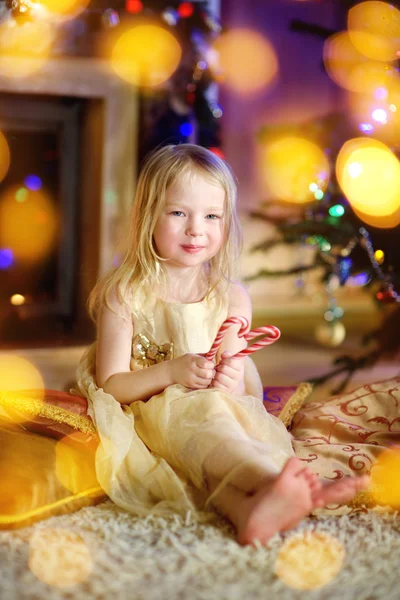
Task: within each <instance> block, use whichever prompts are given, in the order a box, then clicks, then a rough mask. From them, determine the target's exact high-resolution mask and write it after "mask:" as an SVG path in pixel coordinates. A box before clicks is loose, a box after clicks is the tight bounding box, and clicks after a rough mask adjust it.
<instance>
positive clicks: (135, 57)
mask: <svg viewBox="0 0 400 600" xmlns="http://www.w3.org/2000/svg"><path fill="white" fill-rule="evenodd" d="M181 56H182V50H181V47H180V45H179V43H178V41H177V40H176V39H175V38H174V36H173V35H172V34H171V33H169V31H167V30H166V29H163V28H162V27H158V26H157V25H138V26H136V27H132V28H131V29H128V30H127V31H125V32H124V33H122V35H121V36H120V37H119V38H118V39H117V41H116V42H115V44H114V46H113V49H112V56H111V65H112V68H113V69H114V70H115V72H116V73H117V75H119V77H121V78H122V79H124V80H125V81H128V82H129V83H132V84H135V85H138V86H145V87H147V86H157V85H159V84H161V83H164V82H165V81H167V79H169V78H170V77H171V75H172V74H173V73H174V71H175V70H176V68H177V67H178V65H179V62H180V60H181Z"/></svg>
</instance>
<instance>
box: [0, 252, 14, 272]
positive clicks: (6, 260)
mask: <svg viewBox="0 0 400 600" xmlns="http://www.w3.org/2000/svg"><path fill="white" fill-rule="evenodd" d="M13 262H14V256H13V253H12V250H11V249H10V248H0V269H2V270H5V269H9V268H10V267H11V265H12V264H13Z"/></svg>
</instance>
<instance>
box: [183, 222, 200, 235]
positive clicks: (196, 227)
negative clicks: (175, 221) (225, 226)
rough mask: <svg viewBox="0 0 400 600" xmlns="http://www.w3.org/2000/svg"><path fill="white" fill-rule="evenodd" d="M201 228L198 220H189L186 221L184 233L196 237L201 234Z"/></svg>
mask: <svg viewBox="0 0 400 600" xmlns="http://www.w3.org/2000/svg"><path fill="white" fill-rule="evenodd" d="M202 234H203V232H202V228H201V224H200V223H199V222H198V221H194V220H193V221H191V222H190V223H188V226H187V228H186V235H190V236H192V237H197V236H199V235H202Z"/></svg>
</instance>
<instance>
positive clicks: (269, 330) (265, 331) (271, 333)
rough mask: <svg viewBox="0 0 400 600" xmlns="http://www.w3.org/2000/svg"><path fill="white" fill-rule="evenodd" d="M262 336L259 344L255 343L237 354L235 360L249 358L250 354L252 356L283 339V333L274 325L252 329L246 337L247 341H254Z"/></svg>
mask: <svg viewBox="0 0 400 600" xmlns="http://www.w3.org/2000/svg"><path fill="white" fill-rule="evenodd" d="M260 335H264V337H262V338H261V339H259V340H258V342H254V344H251V346H248V347H247V348H244V349H243V350H241V351H240V352H238V353H237V354H235V355H234V356H235V358H242V357H243V356H247V355H248V354H252V353H253V352H256V351H257V350H260V349H261V348H264V346H270V345H271V344H273V343H274V342H276V341H277V340H279V338H280V337H281V332H280V331H279V329H278V328H277V327H274V325H264V326H263V327H256V329H252V330H251V331H249V332H248V333H246V335H245V336H243V337H244V339H245V340H252V339H254V338H256V337H258V336H260Z"/></svg>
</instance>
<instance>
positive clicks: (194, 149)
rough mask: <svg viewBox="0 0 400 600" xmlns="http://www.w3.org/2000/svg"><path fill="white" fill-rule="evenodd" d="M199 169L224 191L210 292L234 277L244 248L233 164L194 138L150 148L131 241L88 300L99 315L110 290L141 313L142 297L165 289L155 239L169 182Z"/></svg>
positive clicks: (133, 214)
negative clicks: (221, 230)
mask: <svg viewBox="0 0 400 600" xmlns="http://www.w3.org/2000/svg"><path fill="white" fill-rule="evenodd" d="M190 172H196V173H198V174H200V175H202V176H204V177H205V178H207V180H208V181H209V182H210V183H212V184H213V185H220V186H221V187H222V188H223V190H224V191H225V211H224V214H225V216H224V243H223V244H222V246H221V248H220V250H219V251H218V253H217V254H216V255H215V256H214V257H213V258H212V259H211V260H210V261H209V269H208V282H209V283H208V289H207V291H206V295H207V296H208V297H209V296H210V294H211V293H215V294H216V295H217V297H222V295H224V292H226V290H227V286H228V285H229V282H230V281H231V280H232V276H233V273H234V265H235V264H236V263H237V258H238V256H239V253H240V249H241V242H242V235H241V228H240V224H239V219H238V215H237V191H236V184H235V180H234V176H233V174H232V171H231V169H230V168H229V166H228V165H227V164H226V163H225V162H224V161H223V160H222V159H221V158H219V157H218V156H216V155H215V154H214V153H213V152H211V151H210V150H207V149H206V148H203V147H201V146H196V145H194V144H180V145H177V146H173V145H170V146H164V147H162V148H160V149H158V150H156V151H153V152H152V153H150V154H149V155H148V156H147V157H146V160H145V162H144V164H143V167H142V169H141V172H140V174H139V178H138V182H137V189H136V194H135V200H134V202H133V205H132V211H131V216H130V223H129V245H128V250H127V252H126V253H125V256H124V258H123V260H122V262H121V264H120V265H119V266H118V267H117V268H115V269H113V270H112V271H111V272H109V273H107V274H106V275H105V276H103V277H102V278H101V279H99V281H98V282H97V284H96V286H95V287H94V288H93V290H92V292H91V294H90V296H89V301H88V306H89V313H90V315H91V317H92V318H93V319H94V320H96V317H97V313H98V310H99V308H100V307H101V306H103V305H106V306H108V307H109V308H111V306H110V294H111V293H112V292H113V293H114V294H116V295H117V298H118V300H119V302H120V303H121V304H123V305H125V306H126V307H127V308H128V309H129V313H133V315H138V314H139V313H140V309H139V307H140V298H143V293H145V294H148V293H152V292H154V289H167V288H168V278H167V273H166V270H165V267H164V262H165V261H164V260H163V259H162V258H161V257H160V256H158V254H157V251H156V248H155V246H154V242H153V233H154V228H155V225H156V222H157V220H158V218H159V216H160V214H161V212H162V210H163V207H164V205H165V199H166V193H167V190H168V188H169V186H170V185H171V184H172V182H173V181H175V180H176V179H177V178H179V177H182V176H184V175H185V174H186V173H190Z"/></svg>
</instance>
